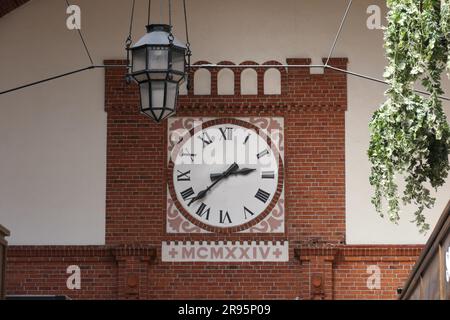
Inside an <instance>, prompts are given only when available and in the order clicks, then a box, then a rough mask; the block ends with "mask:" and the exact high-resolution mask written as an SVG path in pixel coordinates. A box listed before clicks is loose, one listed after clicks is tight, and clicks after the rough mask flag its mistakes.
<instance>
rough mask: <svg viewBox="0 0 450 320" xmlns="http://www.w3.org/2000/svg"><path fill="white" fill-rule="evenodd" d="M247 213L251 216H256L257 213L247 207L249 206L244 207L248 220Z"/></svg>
mask: <svg viewBox="0 0 450 320" xmlns="http://www.w3.org/2000/svg"><path fill="white" fill-rule="evenodd" d="M247 213H248V214H250V216H254V215H255V213H254V212H252V211H251V210H250V209H247V207H244V216H245V219H246V220H247Z"/></svg>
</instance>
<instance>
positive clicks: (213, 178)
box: [210, 168, 256, 181]
mask: <svg viewBox="0 0 450 320" xmlns="http://www.w3.org/2000/svg"><path fill="white" fill-rule="evenodd" d="M253 171H256V169H250V168H244V169H241V170H237V171H234V172H232V173H231V174H230V175H233V176H237V175H242V176H246V175H248V174H250V173H252V172H253ZM221 176H222V173H212V174H211V175H210V177H211V181H216V180H217V179H220V177H221Z"/></svg>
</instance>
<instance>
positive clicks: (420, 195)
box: [368, 0, 450, 232]
mask: <svg viewBox="0 0 450 320" xmlns="http://www.w3.org/2000/svg"><path fill="white" fill-rule="evenodd" d="M387 5H388V8H389V13H388V17H387V19H388V26H387V28H386V29H385V35H384V41H385V48H386V55H387V59H388V66H387V68H386V70H385V74H384V77H385V79H386V81H387V82H388V83H389V89H388V90H387V91H386V96H387V100H386V101H385V102H384V103H383V104H382V105H381V107H380V108H379V109H378V110H377V111H376V112H375V114H374V116H373V119H372V121H371V123H370V129H371V141H370V146H369V151H368V155H369V159H370V161H371V163H372V170H371V175H370V183H371V185H372V186H373V187H374V189H375V192H374V196H373V198H372V203H373V204H374V206H375V208H376V210H377V212H378V213H379V214H381V216H383V212H384V211H383V204H384V201H383V199H384V200H385V202H386V205H387V212H388V215H389V219H390V220H391V221H392V222H394V223H398V221H399V219H400V215H399V212H400V197H399V187H398V184H397V181H398V180H397V178H398V177H403V178H404V181H405V187H404V190H403V196H402V198H401V200H402V202H403V204H404V205H407V204H413V205H415V206H416V208H417V209H416V211H415V221H414V222H415V223H416V225H417V226H418V227H419V229H420V231H421V232H424V231H426V230H428V229H429V225H428V223H427V222H426V219H425V216H424V210H425V208H432V207H433V205H434V203H435V198H433V197H432V195H431V193H430V187H431V188H434V189H437V188H438V187H440V186H442V185H443V184H444V183H445V179H446V178H447V175H448V171H449V169H450V165H449V150H450V127H449V124H448V122H447V118H446V115H445V113H444V111H443V108H442V102H441V100H440V99H439V96H440V95H442V94H443V90H442V88H441V75H442V73H443V72H444V71H445V68H446V67H447V68H449V67H450V58H449V57H450V47H449V45H450V6H449V3H448V1H445V2H444V3H443V4H442V5H441V0H388V1H387ZM417 84H422V86H423V88H424V89H425V90H426V91H427V92H428V93H429V95H420V94H418V93H417V92H416V91H414V86H415V85H417Z"/></svg>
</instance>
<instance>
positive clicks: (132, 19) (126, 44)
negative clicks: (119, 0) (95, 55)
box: [125, 0, 136, 84]
mask: <svg viewBox="0 0 450 320" xmlns="http://www.w3.org/2000/svg"><path fill="white" fill-rule="evenodd" d="M135 5H136V0H133V2H132V4H131V18H130V29H129V32H128V37H127V39H126V40H125V48H126V50H127V71H128V72H127V76H126V77H125V79H126V81H127V84H130V83H131V77H130V76H128V74H129V73H130V71H131V70H130V47H131V44H132V43H133V39H132V34H133V23H134V9H135Z"/></svg>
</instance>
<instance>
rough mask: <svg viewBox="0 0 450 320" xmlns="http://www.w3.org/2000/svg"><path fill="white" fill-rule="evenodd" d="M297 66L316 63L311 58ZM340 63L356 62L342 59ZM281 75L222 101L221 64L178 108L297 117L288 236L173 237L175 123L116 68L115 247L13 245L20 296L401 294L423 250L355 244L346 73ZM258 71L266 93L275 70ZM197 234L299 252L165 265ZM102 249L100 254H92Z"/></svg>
mask: <svg viewBox="0 0 450 320" xmlns="http://www.w3.org/2000/svg"><path fill="white" fill-rule="evenodd" d="M287 62H288V63H289V64H291V65H292V64H310V60H309V59H288V61H287ZM105 63H106V64H110V65H111V64H123V61H106V62H105ZM200 63H207V62H200ZM227 63H228V64H229V63H230V62H223V63H222V64H227ZM243 64H255V63H254V62H251V61H246V62H244V63H243ZM267 64H271V65H272V64H277V62H275V61H269V62H267ZM330 64H331V65H334V66H336V67H339V68H343V69H345V68H346V65H347V60H346V59H331V60H330ZM242 70H243V69H240V68H239V69H233V71H234V72H235V92H240V90H239V85H240V73H241V72H242ZM279 70H280V72H281V79H282V92H281V93H282V94H281V95H269V96H266V95H263V94H259V95H255V96H241V95H239V94H236V95H235V96H218V95H217V73H218V71H219V69H218V68H215V69H212V70H211V75H212V79H211V84H212V90H211V93H212V94H211V95H208V96H194V95H193V89H192V88H191V90H190V92H189V95H188V96H182V97H181V98H180V101H179V111H178V115H179V116H209V117H221V116H227V117H230V116H238V117H243V116H282V117H284V118H285V144H286V150H285V177H286V181H285V195H286V203H285V211H286V232H285V234H284V235H270V236H267V235H243V234H241V235H227V236H224V235H220V236H218V235H214V234H211V235H189V236H187V235H168V234H166V233H165V230H166V228H165V211H166V205H165V203H166V183H167V180H166V179H167V176H166V171H165V168H166V149H167V148H166V133H167V127H166V125H165V124H162V125H157V124H154V123H152V122H151V121H150V120H149V119H148V118H146V117H145V116H142V115H140V114H139V113H138V110H137V106H138V105H139V98H138V90H137V87H136V86H135V85H127V84H126V83H125V81H124V75H125V69H124V68H121V67H115V68H114V67H111V68H107V69H106V75H105V76H106V82H105V108H106V111H107V113H108V145H107V181H106V235H105V236H106V245H107V246H106V247H95V249H92V248H77V247H75V248H71V247H61V248H38V247H34V248H33V247H28V248H20V247H13V248H12V249H11V250H10V254H9V261H8V262H9V266H8V294H36V293H45V294H49V293H52V294H62V293H64V294H67V295H69V296H71V297H74V298H130V299H136V298H140V299H174V298H177V299H196V298H198V299H209V298H215V299H295V298H300V299H310V298H324V299H333V298H337V299H340V298H352V299H353V298H356V299H357V298H374V299H377V298H395V297H396V289H397V287H399V286H401V285H402V283H403V281H404V280H405V279H406V276H407V274H408V272H409V270H410V269H411V267H412V264H413V261H414V260H415V259H416V257H417V256H418V254H419V251H420V248H418V247H414V248H410V247H382V248H378V247H377V248H374V247H360V248H353V247H349V246H345V111H346V107H347V80H346V76H345V74H342V73H338V72H336V71H332V70H325V73H324V74H310V72H309V68H288V69H287V70H286V69H284V68H280V69H279ZM195 71H196V68H195V67H194V68H193V72H195ZM257 73H258V92H260V93H262V92H263V88H264V84H263V78H264V69H257ZM194 85H195V84H194ZM185 240H186V241H187V240H189V241H197V240H199V241H202V240H208V241H214V240H220V241H227V240H239V241H252V240H262V241H281V240H288V241H289V243H290V248H291V250H290V259H289V262H288V263H240V264H235V263H233V264H230V263H228V264H227V263H214V264H213V263H163V262H161V242H162V241H185ZM143 245H145V247H144V248H143V247H142V246H143ZM49 250H50V251H51V250H55V251H51V252H53V253H54V255H52V257H51V258H46V257H45V252H47V251H49ZM374 250H375V251H374ZM92 252H97V253H99V257H97V256H96V255H94V256H89V254H91V253H92ZM72 263H73V264H80V267H81V268H82V281H83V284H82V290H81V291H76V292H73V291H68V290H67V289H65V279H67V275H66V273H65V270H66V269H65V268H66V267H67V265H69V264H72ZM370 264H379V266H380V268H381V270H382V289H381V290H368V289H367V287H366V281H367V278H368V277H369V276H370V275H369V274H367V266H369V265H370Z"/></svg>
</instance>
